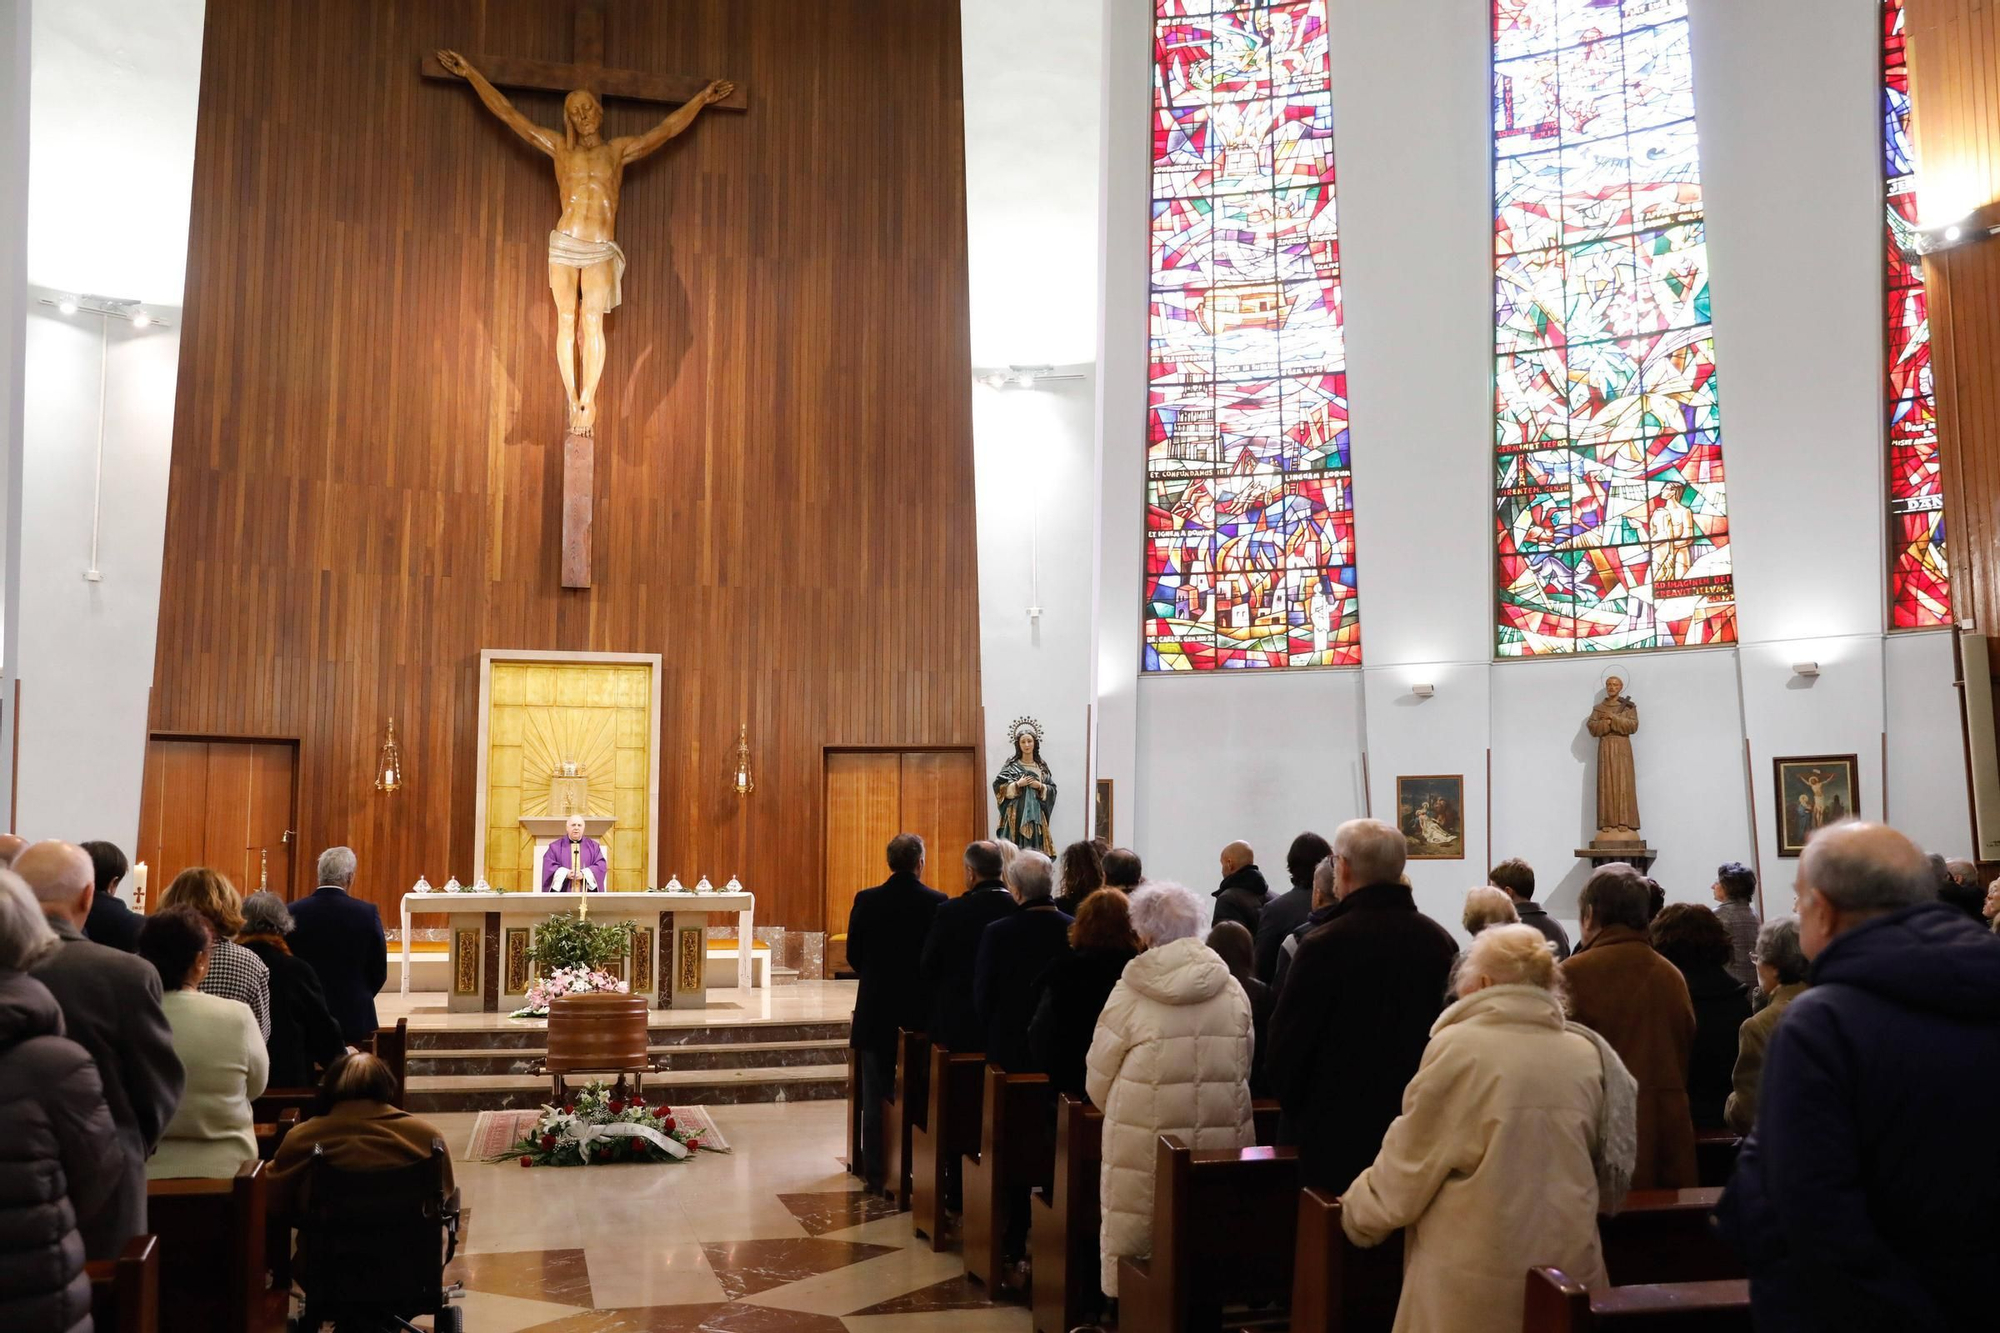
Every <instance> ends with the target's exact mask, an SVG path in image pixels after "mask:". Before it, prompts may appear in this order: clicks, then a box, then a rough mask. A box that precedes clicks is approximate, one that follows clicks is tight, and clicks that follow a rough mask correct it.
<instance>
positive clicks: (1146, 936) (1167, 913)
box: [1132, 880, 1203, 949]
mask: <svg viewBox="0 0 2000 1333" xmlns="http://www.w3.org/2000/svg"><path fill="white" fill-rule="evenodd" d="M1202 924H1203V923H1202V910H1201V899H1199V898H1197V897H1195V896H1194V890H1193V889H1190V888H1188V887H1187V886H1186V885H1185V884H1175V883H1173V882H1172V881H1171V880H1155V881H1154V882H1152V883H1151V884H1148V885H1146V886H1145V887H1144V888H1142V889H1140V890H1139V891H1138V892H1137V893H1134V894H1133V895H1132V929H1133V930H1134V931H1136V932H1138V935H1139V938H1140V939H1141V940H1144V941H1145V943H1146V947H1147V948H1149V949H1157V948H1159V947H1160V946H1161V945H1162V944H1172V943H1173V942H1174V941H1175V940H1189V939H1193V938H1194V937H1195V936H1197V935H1199V934H1201V928H1202Z"/></svg>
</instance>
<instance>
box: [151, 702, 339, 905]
mask: <svg viewBox="0 0 2000 1333" xmlns="http://www.w3.org/2000/svg"><path fill="white" fill-rule="evenodd" d="M296 767H297V756H296V753H295V750H294V747H293V746H291V745H289V744H286V743H284V742H275V743H274V742H261V743H260V742H254V741H207V740H196V739H188V738H166V737H161V738H155V739H154V740H152V741H150V742H148V743H147V745H146V779H145V784H144V786H143V788H142V789H141V792H142V794H141V797H140V805H139V842H138V848H137V850H136V851H135V852H134V853H133V856H132V859H133V860H135V861H144V862H145V863H146V866H147V875H148V881H147V890H148V905H149V906H150V905H153V904H157V903H158V902H159V901H160V895H161V894H162V893H165V892H166V889H167V885H169V884H170V883H172V882H173V878H174V876H175V875H178V874H179V873H180V872H181V871H183V870H185V869H187V868H188V867H189V866H195V865H210V866H214V867H215V868H216V869H217V870H220V871H221V872H222V873H223V874H225V875H227V876H229V878H230V879H231V880H232V881H233V882H234V883H235V885H236V887H237V888H238V889H240V890H241V891H242V892H243V893H244V894H245V895H248V894H251V893H254V892H256V891H257V889H258V887H259V886H260V885H261V884H263V883H264V876H265V875H266V874H268V876H269V887H270V889H271V892H273V893H275V894H277V895H278V896H279V897H281V898H295V897H297V896H298V895H299V894H300V892H302V891H303V892H308V893H309V892H311V891H312V884H311V883H310V882H308V883H306V884H305V885H303V886H301V885H300V884H299V882H298V877H297V876H296V875H295V874H294V873H293V858H292V848H293V843H291V842H288V841H286V838H285V834H286V833H287V831H289V830H290V829H291V828H292V815H293V811H294V802H293V788H294V769H295V768H296ZM260 852H262V853H264V854H265V858H267V859H265V858H260V857H259V853H260ZM306 873H307V874H311V873H313V868H312V867H308V868H307V870H306Z"/></svg>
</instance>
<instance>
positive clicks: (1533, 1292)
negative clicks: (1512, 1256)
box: [1521, 1268, 1751, 1333]
mask: <svg viewBox="0 0 2000 1333" xmlns="http://www.w3.org/2000/svg"><path fill="white" fill-rule="evenodd" d="M1522 1310H1523V1320H1522V1326H1521V1333H1591V1331H1592V1330H1597V1329H1603V1330H1606V1333H1618V1331H1619V1330H1625V1329H1629V1330H1631V1331H1632V1333H1751V1325H1750V1283H1749V1281H1748V1279H1745V1278H1730V1279H1727V1280H1725V1281H1720V1282H1670V1283H1661V1284H1658V1285H1646V1286H1633V1287H1610V1288H1607V1289H1605V1290H1603V1291H1591V1290H1589V1289H1588V1288H1586V1287H1585V1286H1584V1285H1583V1284H1582V1283H1580V1282H1576V1281H1574V1280H1572V1279H1571V1278H1570V1277H1569V1276H1568V1275H1567V1274H1566V1273H1564V1272H1563V1271H1562V1270H1561V1269H1560V1268H1533V1269H1530V1270H1528V1281H1527V1293H1526V1296H1525V1298H1524V1301H1523V1306H1522Z"/></svg>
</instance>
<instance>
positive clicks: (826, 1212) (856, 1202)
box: [778, 1189, 896, 1236]
mask: <svg viewBox="0 0 2000 1333" xmlns="http://www.w3.org/2000/svg"><path fill="white" fill-rule="evenodd" d="M778 1202H779V1203H782V1204H784V1205H785V1207H787V1208H789V1209H791V1210H792V1216H793V1217H796V1218H798V1219H799V1225H800V1226H802V1227H804V1228H805V1229H806V1233H807V1234H808V1235H813V1236H824V1235H825V1234H826V1233H827V1232H829V1231H844V1230H846V1229H847V1228H848V1227H854V1226H860V1225H861V1224H862V1223H864V1222H873V1221H875V1220H876V1219H877V1218H882V1217H894V1216H896V1205H895V1204H893V1203H890V1202H889V1201H888V1200H887V1199H885V1198H883V1197H882V1196H880V1195H879V1194H869V1193H868V1192H866V1191H865V1190H858V1189H856V1190H843V1191H828V1192H826V1193H820V1194H780V1195H779V1196H778Z"/></svg>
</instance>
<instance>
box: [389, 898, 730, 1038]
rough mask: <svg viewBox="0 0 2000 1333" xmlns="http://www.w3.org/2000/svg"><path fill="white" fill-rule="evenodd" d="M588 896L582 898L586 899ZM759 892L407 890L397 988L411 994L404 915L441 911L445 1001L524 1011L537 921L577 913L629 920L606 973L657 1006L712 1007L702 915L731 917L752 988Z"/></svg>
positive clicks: (471, 1009) (470, 1009) (474, 1009)
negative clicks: (446, 943)
mask: <svg viewBox="0 0 2000 1333" xmlns="http://www.w3.org/2000/svg"><path fill="white" fill-rule="evenodd" d="M586 900H587V901H586ZM756 905H757V899H756V895H754V894H750V893H588V894H585V893H464V892H460V893H445V892H439V891H433V892H430V893H416V892H411V893H406V894H404V895H403V905H402V914H403V938H402V949H403V980H402V993H403V994H404V995H408V994H409V993H410V935H411V930H410V924H411V923H410V916H411V914H412V913H413V912H424V913H437V912H442V913H444V914H445V916H446V917H447V930H448V934H449V938H450V943H451V971H450V977H451V982H450V985H449V987H448V988H447V991H446V999H447V1001H448V1005H447V1007H448V1008H449V1009H450V1010H451V1011H452V1012H453V1013H482V1012H483V1013H501V1012H506V1011H508V1010H512V1009H518V1008H520V1007H521V1006H522V1005H523V1004H524V1003H525V1001H526V998H527V993H528V986H529V985H530V983H531V982H532V981H533V980H534V967H533V965H532V964H531V963H530V962H529V961H528V949H529V946H530V945H531V944H533V942H534V935H535V931H536V930H538V929H539V928H540V926H541V923H542V922H543V921H546V920H547V919H548V918H549V917H550V916H552V915H554V914H556V913H560V912H577V911H582V912H584V913H585V914H586V915H588V916H591V917H594V918H596V919H598V920H600V921H630V922H631V923H632V924H633V932H632V944H631V947H630V948H629V949H627V950H626V953H625V956H624V957H622V958H619V959H616V960H614V961H613V962H612V963H611V965H610V966H609V967H608V968H607V969H606V970H607V971H609V972H611V973H612V974H613V975H615V976H617V977H619V978H620V979H622V980H623V981H624V982H625V984H626V985H628V986H630V987H631V988H632V992H633V993H634V994H636V995H652V996H653V997H654V999H653V1007H654V1008H656V1009H702V1008H706V1007H707V1005H708V918H709V914H710V913H723V912H728V913H734V914H735V916H736V926H737V945H736V985H737V987H738V988H739V989H740V990H742V991H743V992H744V993H745V994H746V995H747V994H748V993H749V990H750V985H751V957H750V954H751V945H752V941H753V939H754V936H753V933H752V928H753V925H754V920H755V915H756Z"/></svg>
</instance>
